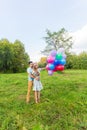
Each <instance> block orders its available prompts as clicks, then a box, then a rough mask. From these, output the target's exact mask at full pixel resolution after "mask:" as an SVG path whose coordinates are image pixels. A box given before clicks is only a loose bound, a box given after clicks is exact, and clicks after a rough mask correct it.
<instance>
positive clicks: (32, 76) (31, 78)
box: [26, 61, 43, 103]
mask: <svg viewBox="0 0 87 130" xmlns="http://www.w3.org/2000/svg"><path fill="white" fill-rule="evenodd" d="M27 73H28V91H27V97H26V102H27V103H28V102H29V101H30V92H31V88H32V86H33V91H34V97H35V103H38V102H40V90H41V89H43V87H42V84H41V81H40V70H39V69H38V64H37V63H33V62H32V61H29V67H28V68H27Z"/></svg>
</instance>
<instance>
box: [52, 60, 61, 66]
mask: <svg viewBox="0 0 87 130" xmlns="http://www.w3.org/2000/svg"><path fill="white" fill-rule="evenodd" d="M60 63H61V60H56V59H55V61H54V63H53V64H54V65H55V66H56V65H59V64H60Z"/></svg>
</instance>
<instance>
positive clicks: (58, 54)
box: [46, 48, 66, 75]
mask: <svg viewBox="0 0 87 130" xmlns="http://www.w3.org/2000/svg"><path fill="white" fill-rule="evenodd" d="M65 64H66V54H65V52H64V48H59V50H58V51H56V50H52V51H51V53H50V55H49V56H48V57H47V65H46V70H47V71H48V74H49V75H52V74H53V73H54V72H56V71H63V70H64V65H65Z"/></svg>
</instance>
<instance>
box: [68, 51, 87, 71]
mask: <svg viewBox="0 0 87 130" xmlns="http://www.w3.org/2000/svg"><path fill="white" fill-rule="evenodd" d="M66 68H67V69H87V53H86V52H82V53H81V54H79V55H75V54H68V55H67V63H66Z"/></svg>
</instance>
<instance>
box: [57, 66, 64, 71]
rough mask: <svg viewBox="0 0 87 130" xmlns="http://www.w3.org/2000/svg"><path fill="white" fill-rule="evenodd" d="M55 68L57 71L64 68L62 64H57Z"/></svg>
mask: <svg viewBox="0 0 87 130" xmlns="http://www.w3.org/2000/svg"><path fill="white" fill-rule="evenodd" d="M56 70H57V71H58V70H59V71H63V70H64V66H63V65H58V66H56Z"/></svg>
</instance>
